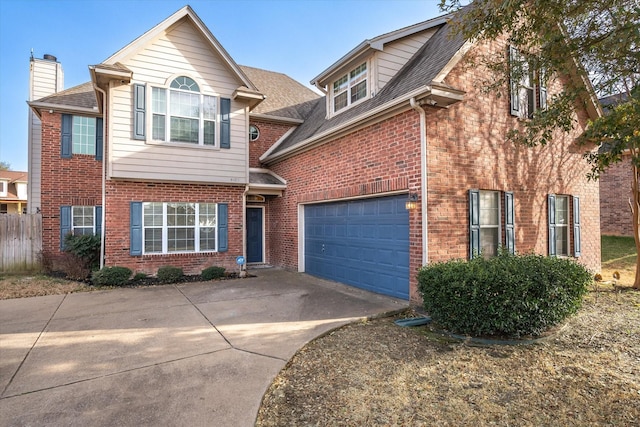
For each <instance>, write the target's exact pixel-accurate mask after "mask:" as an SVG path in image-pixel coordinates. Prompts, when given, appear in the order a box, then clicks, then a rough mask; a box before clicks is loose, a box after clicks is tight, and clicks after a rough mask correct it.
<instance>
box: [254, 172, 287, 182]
mask: <svg viewBox="0 0 640 427" xmlns="http://www.w3.org/2000/svg"><path fill="white" fill-rule="evenodd" d="M249 183H250V184H263V185H264V184H268V185H286V184H285V183H284V182H282V181H280V180H279V179H278V178H276V177H275V176H273V175H271V174H270V173H266V172H251V171H250V172H249Z"/></svg>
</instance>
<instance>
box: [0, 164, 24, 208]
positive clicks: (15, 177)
mask: <svg viewBox="0 0 640 427" xmlns="http://www.w3.org/2000/svg"><path fill="white" fill-rule="evenodd" d="M0 181H7V183H8V184H9V185H8V186H7V187H8V188H7V195H6V196H4V197H0V200H2V201H3V202H6V201H16V202H18V201H23V200H26V199H21V198H19V197H18V194H17V191H16V186H15V185H11V184H16V183H25V184H26V183H27V172H21V171H0Z"/></svg>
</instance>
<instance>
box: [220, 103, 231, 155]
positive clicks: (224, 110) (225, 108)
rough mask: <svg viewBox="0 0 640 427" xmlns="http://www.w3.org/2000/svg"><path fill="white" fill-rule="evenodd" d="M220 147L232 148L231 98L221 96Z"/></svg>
mask: <svg viewBox="0 0 640 427" xmlns="http://www.w3.org/2000/svg"><path fill="white" fill-rule="evenodd" d="M220 148H231V100H230V99H229V98H220Z"/></svg>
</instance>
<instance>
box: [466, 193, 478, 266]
mask: <svg viewBox="0 0 640 427" xmlns="http://www.w3.org/2000/svg"><path fill="white" fill-rule="evenodd" d="M479 253H480V191H479V190H469V259H471V258H473V257H475V256H477V255H478V254H479Z"/></svg>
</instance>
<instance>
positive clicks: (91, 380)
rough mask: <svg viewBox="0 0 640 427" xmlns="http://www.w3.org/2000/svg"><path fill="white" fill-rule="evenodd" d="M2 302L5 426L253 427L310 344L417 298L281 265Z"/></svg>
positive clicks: (0, 382) (0, 417) (0, 402)
mask: <svg viewBox="0 0 640 427" xmlns="http://www.w3.org/2000/svg"><path fill="white" fill-rule="evenodd" d="M251 274H254V275H255V276H257V277H252V278H248V279H242V280H228V281H222V282H208V283H196V284H185V285H179V286H170V285H167V286H158V287H149V288H138V289H116V290H108V291H97V292H89V293H79V294H70V295H60V296H45V297H35V298H24V299H15V300H4V301H0V390H1V394H0V425H2V426H23V425H24V426H26V425H37V426H43V425H65V426H73V425H78V426H87V425H91V426H107V425H108V426H113V425H127V426H134V425H135V426H141V425H154V426H158V425H171V426H251V425H253V424H254V423H255V418H256V415H257V412H258V409H259V406H260V401H261V399H262V396H263V394H264V392H265V391H266V389H267V387H268V386H269V385H270V384H271V382H272V380H273V379H274V377H275V376H276V375H277V374H278V372H279V371H280V370H281V369H282V368H283V367H284V365H285V364H286V362H287V361H288V360H289V359H290V358H291V357H292V356H293V355H294V354H295V352H296V351H297V350H298V349H299V348H300V347H302V346H303V345H304V344H305V343H307V342H309V341H310V340H312V339H313V338H315V337H317V336H319V335H321V334H323V333H325V332H326V331H329V330H331V329H333V328H336V327H338V326H341V325H344V324H346V323H349V322H352V321H354V320H356V319H360V318H364V317H368V316H375V315H378V314H381V313H385V312H389V311H393V310H398V309H401V308H404V307H406V306H408V302H407V301H401V300H397V299H393V298H388V297H384V296H381V295H377V294H372V293H369V292H365V291H360V290H358V289H355V288H351V287H347V286H343V285H340V284H336V283H333V282H328V281H324V280H320V279H316V278H313V277H311V276H307V275H305V274H300V273H291V272H286V271H283V270H278V269H260V270H253V271H251Z"/></svg>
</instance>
